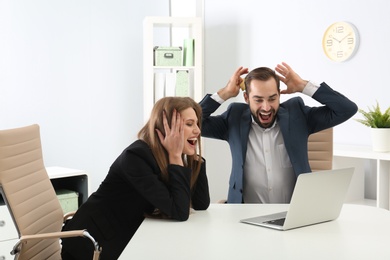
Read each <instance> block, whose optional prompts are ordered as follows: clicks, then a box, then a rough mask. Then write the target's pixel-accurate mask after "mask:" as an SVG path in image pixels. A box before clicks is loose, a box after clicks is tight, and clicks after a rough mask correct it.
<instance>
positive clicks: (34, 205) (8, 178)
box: [0, 125, 101, 260]
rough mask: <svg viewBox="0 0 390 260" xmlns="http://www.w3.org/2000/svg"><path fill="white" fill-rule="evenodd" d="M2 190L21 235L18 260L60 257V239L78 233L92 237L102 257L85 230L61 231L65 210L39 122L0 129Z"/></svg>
mask: <svg viewBox="0 0 390 260" xmlns="http://www.w3.org/2000/svg"><path fill="white" fill-rule="evenodd" d="M0 192H1V195H2V196H3V199H4V201H5V203H6V205H7V207H8V210H9V212H10V214H11V216H12V218H13V220H14V224H15V227H16V229H17V231H18V234H19V240H18V242H17V243H16V245H15V246H14V248H13V249H12V251H11V254H12V255H15V259H18V260H24V259H28V260H44V259H50V260H52V259H53V260H54V259H55V260H58V259H61V244H60V239H61V238H66V237H75V236H81V237H85V238H87V239H90V240H91V243H92V244H93V246H94V249H95V251H94V256H93V259H94V260H96V259H99V255H100V251H101V248H99V245H98V243H97V242H96V241H95V240H94V238H93V237H92V236H91V235H90V234H89V233H88V232H87V231H86V230H74V231H67V232H61V228H62V225H63V221H64V216H63V210H62V207H61V205H60V203H59V200H58V198H57V196H56V193H55V191H54V188H53V185H52V184H51V182H50V179H49V176H48V174H47V172H46V169H45V167H44V163H43V158H42V148H41V139H40V131H39V126H38V125H31V126H26V127H21V128H16V129H8V130H0Z"/></svg>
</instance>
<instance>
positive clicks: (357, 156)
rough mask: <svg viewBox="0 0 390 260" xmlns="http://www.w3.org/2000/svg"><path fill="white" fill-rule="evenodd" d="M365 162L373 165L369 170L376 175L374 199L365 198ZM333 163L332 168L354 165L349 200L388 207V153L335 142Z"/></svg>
mask: <svg viewBox="0 0 390 260" xmlns="http://www.w3.org/2000/svg"><path fill="white" fill-rule="evenodd" d="M366 162H371V163H372V164H374V166H375V167H373V169H370V171H373V172H372V173H373V174H374V175H376V176H375V177H376V200H367V199H366V198H365V194H364V189H365V185H364V184H365V164H366ZM333 165H334V168H342V167H355V173H354V176H353V177H352V182H351V185H350V193H349V196H350V198H349V201H356V202H358V203H359V204H368V205H371V204H373V205H375V206H376V207H379V208H384V209H390V205H389V203H390V153H383V152H374V151H372V148H371V147H369V146H357V145H339V144H335V145H334V146H333Z"/></svg>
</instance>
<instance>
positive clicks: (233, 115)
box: [200, 83, 358, 203]
mask: <svg viewBox="0 0 390 260" xmlns="http://www.w3.org/2000/svg"><path fill="white" fill-rule="evenodd" d="M210 96H211V95H209V94H208V95H206V96H205V97H204V98H203V100H202V101H201V102H200V105H201V107H202V111H203V117H202V136H204V137H210V138H215V139H220V140H225V141H227V142H228V143H229V146H230V151H231V155H232V171H231V175H230V179H229V192H228V199H227V201H228V203H242V189H243V171H244V162H245V156H246V151H247V143H248V136H249V130H250V126H251V122H252V118H251V112H250V109H249V105H248V104H246V103H232V104H230V105H229V107H228V109H227V110H226V111H225V112H224V113H222V114H221V115H217V116H211V114H212V113H214V111H215V110H217V108H218V107H219V106H220V104H219V103H218V102H216V101H215V100H214V99H212V98H211V97H210ZM313 99H315V100H317V101H318V102H320V103H321V104H323V105H324V106H318V107H309V106H306V105H305V104H304V102H303V100H302V98H300V97H294V98H291V99H289V100H287V101H285V102H283V103H281V104H280V107H279V111H278V113H277V120H278V123H279V125H280V129H281V132H282V135H283V139H284V142H285V146H286V151H287V153H288V155H289V157H290V161H291V164H292V167H293V169H294V173H295V175H296V176H298V175H299V174H301V173H306V172H310V171H311V169H310V165H309V159H308V154H307V150H308V148H307V142H308V137H309V135H310V134H312V133H315V132H318V131H321V130H324V129H326V128H330V127H334V126H336V125H338V124H340V123H342V122H344V121H346V120H348V119H349V118H351V117H352V116H353V115H354V114H355V113H356V112H357V109H358V107H357V106H356V104H355V103H354V102H352V101H351V100H349V99H348V98H346V97H345V96H343V95H342V94H340V93H338V92H337V91H334V90H333V89H331V88H330V87H329V86H328V85H327V84H326V83H322V84H321V86H320V87H319V88H318V90H317V91H316V92H315V94H314V95H313Z"/></svg>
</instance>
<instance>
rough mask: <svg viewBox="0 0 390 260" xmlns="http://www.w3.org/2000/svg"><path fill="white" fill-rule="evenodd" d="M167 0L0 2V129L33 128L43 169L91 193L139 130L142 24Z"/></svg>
mask: <svg viewBox="0 0 390 260" xmlns="http://www.w3.org/2000/svg"><path fill="white" fill-rule="evenodd" d="M155 15H156V16H157V15H169V1H168V0H164V1H161V0H144V1H132V0H110V1H101V0H100V1H87V0H68V1H59V0H35V1H28V0H0V129H5V128H13V127H19V126H24V125H28V124H33V123H38V124H39V125H40V126H41V136H42V145H43V153H44V159H45V164H46V166H63V167H69V168H76V169H83V170H86V171H87V172H88V173H90V174H91V184H92V185H91V187H92V190H95V189H96V188H97V186H98V185H99V184H100V182H101V181H102V180H103V178H104V177H105V175H106V174H107V171H108V169H109V167H110V165H111V163H112V162H113V161H114V159H115V158H116V157H117V156H118V155H119V153H120V152H121V151H122V150H123V149H124V148H125V147H126V146H127V145H128V144H130V142H132V141H133V140H134V139H135V138H136V134H137V132H138V130H139V129H140V128H141V126H142V125H143V113H142V107H143V105H142V98H143V96H142V95H143V91H142V20H143V18H144V16H155Z"/></svg>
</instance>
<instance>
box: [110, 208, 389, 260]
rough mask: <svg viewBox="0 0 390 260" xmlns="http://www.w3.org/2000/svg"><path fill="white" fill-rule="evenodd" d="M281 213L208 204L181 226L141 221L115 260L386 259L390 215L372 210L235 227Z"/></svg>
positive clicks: (352, 209) (363, 209)
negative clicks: (292, 225)
mask: <svg viewBox="0 0 390 260" xmlns="http://www.w3.org/2000/svg"><path fill="white" fill-rule="evenodd" d="M286 208H287V205H285V204H279V205H276V204H274V205H272V204H264V205H259V204H211V205H210V208H209V209H208V210H206V211H196V212H194V213H192V214H191V215H190V218H189V220H188V221H185V222H176V221H172V220H156V219H146V220H145V221H144V222H143V224H142V225H141V226H140V228H139V229H138V231H137V232H136V234H135V235H134V237H133V238H132V240H131V241H130V242H129V244H128V246H127V247H126V249H125V250H124V252H123V253H122V255H121V257H120V258H119V259H121V260H128V259H137V260H150V259H172V260H176V259H177V260H192V259H194V260H195V259H196V260H209V259H212V260H214V259H224V260H229V259H234V260H237V259H243V260H252V259H253V260H259V259H267V260H270V259H271V260H272V259H277V260H279V259H289V260H293V259H299V260H305V259H308V260H313V259H316V260H321V259H324V260H329V259H332V260H338V259H340V260H348V259H353V260H359V259H362V260H367V259H375V260H382V259H386V260H388V259H390V247H389V241H390V211H387V210H384V209H380V208H376V207H370V206H363V205H350V204H346V205H344V206H343V210H342V213H341V215H340V217H339V218H338V219H337V220H335V221H331V222H327V223H322V224H318V225H313V226H308V227H303V228H298V229H293V230H289V231H277V230H271V229H267V228H262V227H257V226H253V225H248V224H243V223H239V220H240V219H242V218H246V217H252V216H257V215H260V214H268V213H273V212H275V211H279V210H285V209H286ZM103 250H104V249H103Z"/></svg>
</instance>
